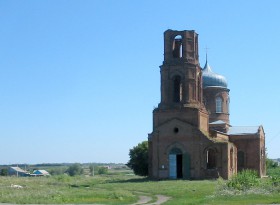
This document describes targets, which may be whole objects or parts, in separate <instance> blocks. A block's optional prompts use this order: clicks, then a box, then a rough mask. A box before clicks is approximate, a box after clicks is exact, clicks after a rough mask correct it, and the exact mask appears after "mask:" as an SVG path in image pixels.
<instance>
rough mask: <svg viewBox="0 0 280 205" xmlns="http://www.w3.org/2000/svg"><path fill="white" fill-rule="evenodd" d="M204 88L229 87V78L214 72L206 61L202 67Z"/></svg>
mask: <svg viewBox="0 0 280 205" xmlns="http://www.w3.org/2000/svg"><path fill="white" fill-rule="evenodd" d="M202 80H203V88H206V87H223V88H227V80H226V78H225V77H224V76H222V75H219V74H216V73H214V72H213V71H212V70H211V67H210V66H209V64H208V62H207V61H206V63H205V66H204V68H203V69H202Z"/></svg>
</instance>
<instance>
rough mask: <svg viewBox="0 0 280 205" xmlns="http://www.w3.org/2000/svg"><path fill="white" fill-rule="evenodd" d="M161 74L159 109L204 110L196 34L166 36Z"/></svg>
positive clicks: (181, 32)
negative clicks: (186, 108) (188, 108)
mask: <svg viewBox="0 0 280 205" xmlns="http://www.w3.org/2000/svg"><path fill="white" fill-rule="evenodd" d="M160 71H161V102H160V104H159V108H160V109H167V108H183V107H193V108H200V107H201V106H203V105H202V83H201V82H202V80H201V78H202V77H201V76H202V73H201V68H200V65H199V59H198V34H197V33H195V31H173V30H167V31H165V32H164V61H163V64H162V66H160Z"/></svg>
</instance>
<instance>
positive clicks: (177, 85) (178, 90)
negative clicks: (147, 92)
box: [173, 76, 182, 102]
mask: <svg viewBox="0 0 280 205" xmlns="http://www.w3.org/2000/svg"><path fill="white" fill-rule="evenodd" d="M181 100H182V82H181V77H180V76H175V77H174V79H173V101H174V102H181Z"/></svg>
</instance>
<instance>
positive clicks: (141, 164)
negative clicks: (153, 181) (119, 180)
mask: <svg viewBox="0 0 280 205" xmlns="http://www.w3.org/2000/svg"><path fill="white" fill-rule="evenodd" d="M129 157H130V160H129V161H128V163H127V166H128V167H129V168H131V169H132V170H133V172H134V173H135V174H136V175H140V176H148V141H143V142H141V143H139V144H138V145H137V146H135V147H133V148H132V149H130V150H129Z"/></svg>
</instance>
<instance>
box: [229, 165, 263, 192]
mask: <svg viewBox="0 0 280 205" xmlns="http://www.w3.org/2000/svg"><path fill="white" fill-rule="evenodd" d="M259 185H260V180H259V178H258V175H257V173H256V171H253V170H243V171H241V172H239V173H237V174H236V175H234V176H233V177H232V179H231V180H229V181H228V182H227V186H228V187H231V188H234V189H237V190H242V191H244V190H247V189H250V188H252V187H256V186H259Z"/></svg>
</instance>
